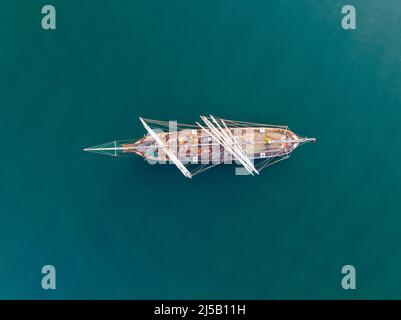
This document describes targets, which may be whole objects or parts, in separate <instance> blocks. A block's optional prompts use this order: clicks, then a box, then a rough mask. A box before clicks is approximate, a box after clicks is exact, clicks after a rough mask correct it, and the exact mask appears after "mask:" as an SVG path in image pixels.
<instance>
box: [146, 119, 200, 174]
mask: <svg viewBox="0 0 401 320" xmlns="http://www.w3.org/2000/svg"><path fill="white" fill-rule="evenodd" d="M139 120H141V122H142V124H143V126H144V127H145V129H146V130H147V131H148V132H149V134H150V135H151V136H152V137H153V138H154V139H155V141H156V142H157V143H158V144H159V145H160V147H161V148H162V150H163V151H164V152H165V153H166V154H167V155H168V157H169V159H170V160H171V161H172V162H173V163H174V164H175V165H176V166H177V168H178V169H179V170H180V171H181V172H182V174H183V175H184V176H186V177H188V178H192V175H191V173H190V172H189V171H188V169H187V168H186V167H185V166H184V165H183V164H182V162H181V161H180V160H179V159H178V158H177V157H176V155H175V154H174V153H173V152H171V151H170V150H169V149H168V148H166V146H165V145H164V143H163V142H162V141H161V140H160V138H159V137H158V136H157V134H156V133H155V132H154V131H153V130H152V129H151V128H150V127H149V126H148V125H147V124H146V122H145V121H144V120H143V119H142V118H139Z"/></svg>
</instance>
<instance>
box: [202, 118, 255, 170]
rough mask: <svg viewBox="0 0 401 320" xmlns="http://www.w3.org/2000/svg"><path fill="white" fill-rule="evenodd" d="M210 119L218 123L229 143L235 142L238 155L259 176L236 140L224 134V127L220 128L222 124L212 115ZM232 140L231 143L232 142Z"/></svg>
mask: <svg viewBox="0 0 401 320" xmlns="http://www.w3.org/2000/svg"><path fill="white" fill-rule="evenodd" d="M210 117H211V118H212V120H213V121H214V123H216V125H217V126H218V127H219V128H220V132H221V133H222V134H223V135H224V136H225V137H226V139H227V140H228V141H229V142H231V141H232V142H233V144H234V148H235V149H236V150H237V152H238V154H239V155H241V156H242V159H243V160H244V161H245V162H246V163H247V164H248V165H249V167H250V168H252V170H253V171H254V172H255V173H257V174H259V172H258V171H257V170H256V168H255V167H254V165H253V164H252V163H251V161H250V160H249V158H248V156H247V155H246V154H245V153H244V151H243V150H242V148H240V147H239V146H238V144H237V143H236V142H235V140H234V139H230V137H229V136H228V134H227V133H226V132H224V130H223V129H222V127H221V126H220V124H219V123H218V122H217V121H216V119H215V118H214V117H213V116H212V115H210ZM223 124H224V121H223ZM227 130H228V132H229V133H230V134H231V136H232V133H231V131H230V130H229V129H228V128H227ZM230 140H231V141H230Z"/></svg>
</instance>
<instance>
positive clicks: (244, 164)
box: [196, 116, 253, 175]
mask: <svg viewBox="0 0 401 320" xmlns="http://www.w3.org/2000/svg"><path fill="white" fill-rule="evenodd" d="M201 119H202V120H203V121H204V122H205V123H206V125H207V126H208V127H209V128H210V132H209V131H206V132H207V133H208V134H209V135H210V136H211V137H212V138H213V139H215V140H216V141H217V142H219V140H220V139H219V138H216V137H215V134H216V133H215V132H214V130H215V128H214V127H213V125H212V126H209V125H208V123H207V122H209V121H208V120H207V119H204V118H202V116H201ZM205 120H206V121H205ZM196 124H197V125H198V126H200V127H201V128H202V129H205V128H204V127H203V126H202V125H201V124H200V123H198V122H196ZM212 132H213V134H212ZM217 137H218V135H217ZM221 145H223V146H224V148H225V149H226V150H227V151H229V152H230V153H231V154H233V155H235V152H234V151H233V150H232V149H231V147H230V146H227V145H225V143H224V142H221ZM238 161H240V162H241V164H242V165H243V166H244V167H245V169H246V170H247V171H248V172H249V173H251V174H252V175H253V172H252V170H251V168H249V167H248V165H247V164H246V163H245V162H244V161H243V160H242V159H238Z"/></svg>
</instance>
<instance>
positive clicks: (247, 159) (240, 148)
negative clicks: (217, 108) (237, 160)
mask: <svg viewBox="0 0 401 320" xmlns="http://www.w3.org/2000/svg"><path fill="white" fill-rule="evenodd" d="M211 117H212V118H213V116H211ZM213 120H214V118H213ZM220 121H221V122H222V123H223V125H224V126H225V127H226V129H227V131H228V133H229V134H230V136H231V140H232V141H233V143H237V142H236V141H235V140H236V139H235V137H234V135H233V134H232V132H231V130H230V129H228V128H227V126H226V124H225V122H224V120H221V119H220ZM216 123H217V122H216ZM242 137H243V136H242ZM245 141H246V138H245ZM245 146H246V145H245ZM237 147H238V149H239V151H240V152H241V154H242V155H243V157H244V159H245V160H246V161H247V162H248V164H249V165H250V166H251V168H252V169H253V170H254V171H255V172H256V173H257V174H259V172H258V170H256V168H255V166H254V165H253V163H252V162H251V160H250V159H249V157H248V156H247V155H246V153H245V152H244V150H243V149H242V147H239V146H238V145H237Z"/></svg>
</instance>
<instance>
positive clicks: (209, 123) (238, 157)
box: [201, 116, 253, 175]
mask: <svg viewBox="0 0 401 320" xmlns="http://www.w3.org/2000/svg"><path fill="white" fill-rule="evenodd" d="M201 119H202V120H203V121H204V122H205V123H206V125H207V126H208V127H209V128H210V130H212V131H213V132H214V134H215V135H216V136H217V137H218V138H217V141H219V140H220V142H221V144H222V145H223V146H224V147H225V148H226V149H227V150H228V151H229V152H230V153H232V154H233V155H235V156H236V158H237V159H238V161H239V162H241V164H242V165H243V166H244V167H245V169H246V170H247V171H248V172H249V173H251V174H252V175H253V169H252V168H251V167H249V166H248V164H247V163H246V162H245V161H244V160H243V159H242V158H241V156H239V155H238V154H237V152H236V151H235V150H233V149H232V148H231V146H230V145H227V143H226V142H225V140H224V139H223V138H222V136H221V134H220V133H219V132H218V130H217V129H216V128H215V127H214V126H213V124H212V123H211V122H210V121H209V120H208V119H207V118H206V117H204V116H201ZM202 128H203V127H202Z"/></svg>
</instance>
